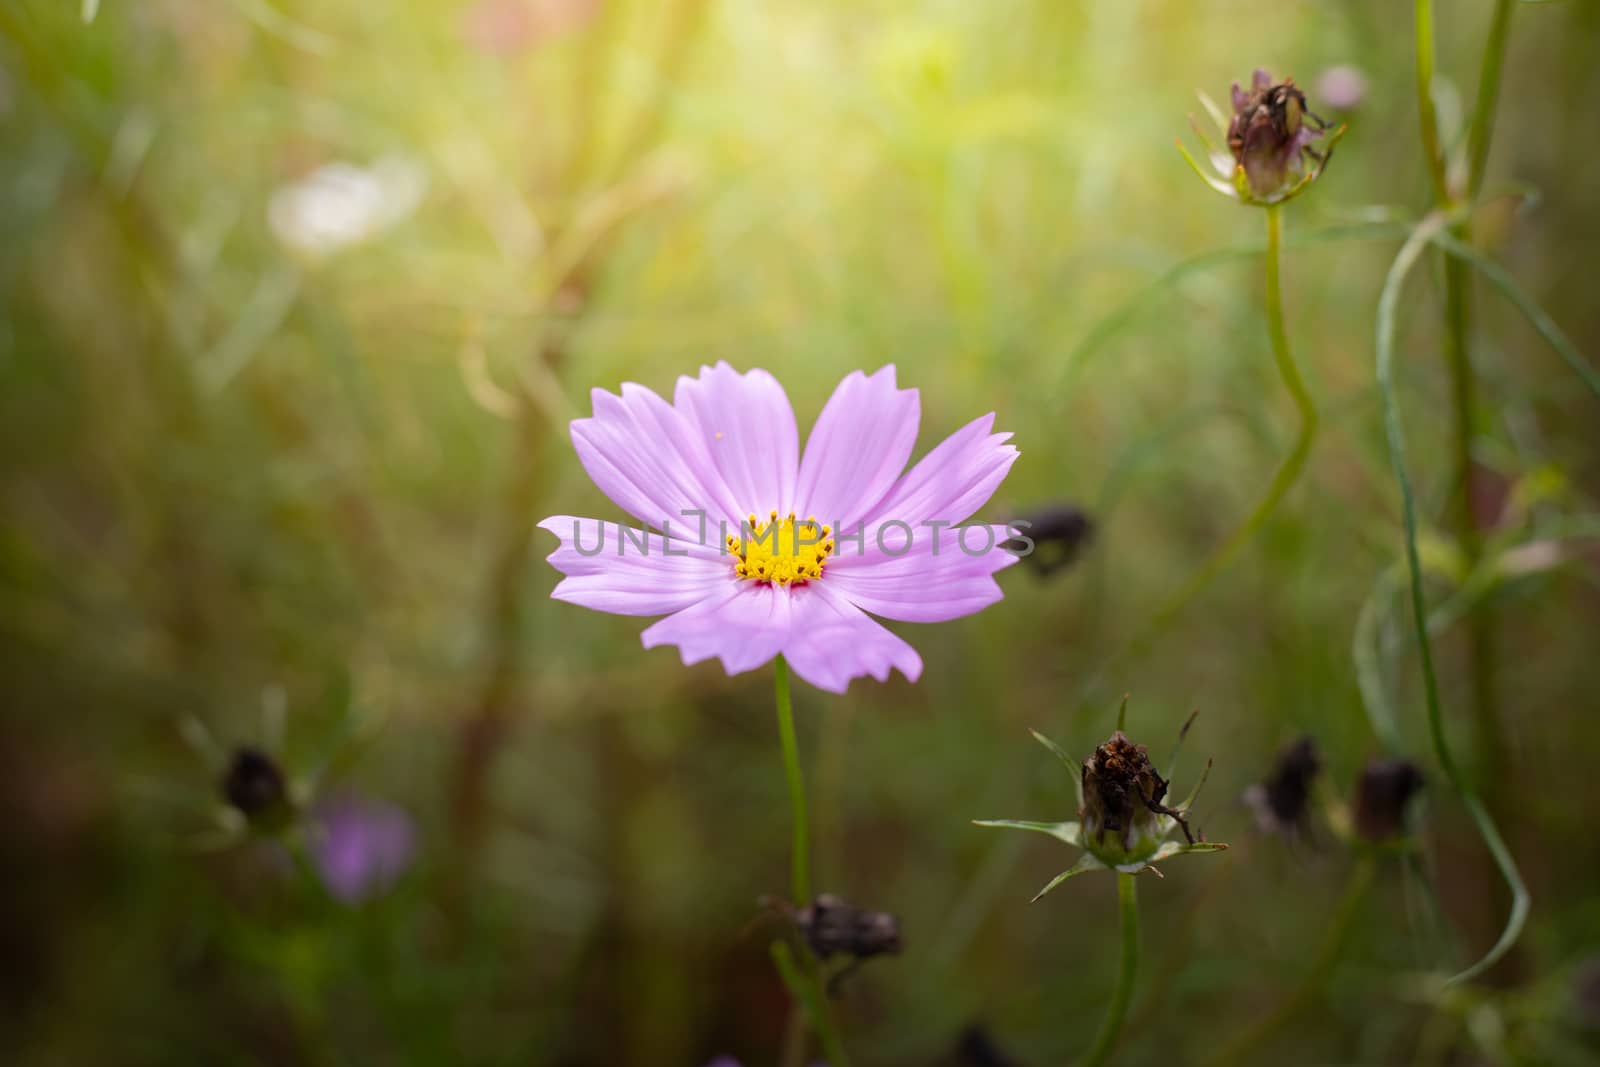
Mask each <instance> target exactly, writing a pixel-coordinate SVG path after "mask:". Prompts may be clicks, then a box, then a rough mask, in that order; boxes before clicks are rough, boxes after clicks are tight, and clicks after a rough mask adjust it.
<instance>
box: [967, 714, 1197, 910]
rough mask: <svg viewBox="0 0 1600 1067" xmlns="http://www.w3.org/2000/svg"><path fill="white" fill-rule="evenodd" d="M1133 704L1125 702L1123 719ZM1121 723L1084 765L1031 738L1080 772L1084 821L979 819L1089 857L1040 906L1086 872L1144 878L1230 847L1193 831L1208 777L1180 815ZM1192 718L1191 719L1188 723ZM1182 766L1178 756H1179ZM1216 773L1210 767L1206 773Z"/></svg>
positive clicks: (1056, 883) (1061, 879) (1141, 748)
mask: <svg viewBox="0 0 1600 1067" xmlns="http://www.w3.org/2000/svg"><path fill="white" fill-rule="evenodd" d="M1126 712H1127V702H1126V701H1124V702H1123V715H1125V714H1126ZM1123 715H1119V716H1118V718H1117V725H1118V727H1119V728H1118V729H1117V731H1116V732H1115V733H1113V734H1112V735H1111V740H1109V741H1107V742H1106V743H1105V744H1103V745H1101V746H1100V747H1099V748H1097V749H1095V751H1094V755H1092V756H1090V757H1089V758H1088V759H1087V760H1084V761H1083V762H1082V763H1081V764H1080V763H1078V762H1077V761H1076V760H1074V759H1073V758H1072V757H1071V756H1069V755H1067V753H1066V751H1065V750H1064V749H1062V748H1061V746H1060V745H1058V744H1056V743H1055V742H1054V741H1052V740H1050V739H1049V738H1048V737H1046V736H1044V735H1043V734H1041V733H1039V732H1038V731H1037V730H1035V731H1033V736H1034V739H1035V740H1037V741H1038V742H1039V743H1040V744H1041V745H1043V746H1044V747H1046V748H1048V749H1049V750H1050V751H1051V752H1053V753H1054V754H1055V756H1056V758H1057V759H1059V760H1060V761H1061V762H1062V763H1064V764H1066V765H1067V766H1068V767H1070V768H1073V769H1074V770H1076V771H1077V772H1078V803H1079V808H1078V818H1077V819H1076V820H1074V821H1071V822H1033V821H1029V820H1023V819H974V820H973V822H974V824H976V825H978V826H992V827H997V828H1003V829H1010V830H1029V831H1032V832H1034V833H1041V834H1048V835H1050V836H1051V837H1053V838H1055V839H1056V840H1058V841H1062V842H1065V843H1066V844H1068V845H1072V846H1074V847H1076V848H1081V849H1083V855H1081V856H1079V857H1078V862H1077V863H1074V864H1073V865H1072V866H1071V867H1069V868H1067V869H1066V870H1065V871H1062V872H1061V873H1060V874H1058V875H1056V876H1055V878H1053V879H1051V880H1050V883H1049V884H1048V885H1046V886H1045V887H1044V888H1043V889H1041V890H1039V892H1038V893H1037V894H1036V895H1035V896H1034V898H1033V899H1034V900H1038V899H1039V898H1040V897H1042V896H1044V895H1045V894H1046V893H1048V892H1050V891H1051V890H1052V889H1055V888H1056V887H1057V886H1059V885H1061V884H1062V883H1063V882H1065V881H1066V880H1067V879H1069V878H1076V877H1077V876H1078V875H1080V874H1084V873H1085V872H1088V871H1103V870H1112V871H1117V872H1119V873H1122V874H1139V873H1141V872H1144V871H1153V872H1155V873H1156V874H1157V875H1159V874H1160V873H1161V871H1160V869H1159V868H1158V867H1156V866H1155V865H1156V864H1157V863H1159V862H1161V861H1162V860H1166V859H1170V858H1172V857H1174V856H1185V855H1188V854H1190V853H1195V852H1221V851H1222V850H1223V849H1225V848H1227V847H1228V846H1227V845H1225V844H1223V843H1221V842H1220V841H1207V840H1206V839H1205V836H1204V835H1201V836H1200V839H1199V840H1196V839H1195V836H1194V834H1192V833H1191V832H1190V831H1189V810H1190V808H1191V807H1193V805H1194V801H1195V798H1196V797H1197V796H1199V795H1200V787H1201V786H1202V785H1204V784H1205V781H1206V774H1202V775H1201V776H1200V781H1199V782H1198V783H1196V784H1195V787H1194V789H1193V790H1192V791H1191V792H1190V793H1189V795H1188V797H1186V798H1185V799H1184V800H1183V802H1182V803H1180V804H1178V805H1177V806H1175V807H1171V806H1168V805H1167V804H1166V803H1165V798H1166V795H1167V780H1166V779H1165V778H1163V777H1161V775H1160V774H1159V773H1157V771H1156V768H1155V764H1153V763H1152V762H1151V761H1150V753H1149V752H1148V751H1147V750H1146V749H1145V747H1144V746H1143V745H1136V744H1134V743H1133V742H1132V741H1130V740H1128V736H1127V735H1126V734H1124V733H1123V732H1122V730H1121V729H1120V727H1121V725H1122V723H1123V721H1124V719H1123ZM1193 721H1194V716H1192V715H1191V716H1190V717H1189V722H1191V723H1192V722H1193ZM1188 729H1189V727H1188V724H1185V726H1184V728H1183V730H1182V731H1181V732H1180V733H1179V735H1178V740H1179V743H1180V746H1181V743H1182V740H1183V737H1184V735H1185V734H1187V733H1188ZM1173 758H1174V759H1176V758H1177V751H1176V750H1174V751H1173ZM1210 771H1211V765H1210V764H1209V763H1207V764H1206V773H1207V774H1209V773H1210ZM1176 830H1182V831H1183V837H1184V839H1183V840H1182V841H1173V840H1168V838H1170V837H1171V836H1172V834H1173V832H1174V831H1176Z"/></svg>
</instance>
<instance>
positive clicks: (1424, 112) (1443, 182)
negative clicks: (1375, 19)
mask: <svg viewBox="0 0 1600 1067" xmlns="http://www.w3.org/2000/svg"><path fill="white" fill-rule="evenodd" d="M1416 14H1417V18H1416V21H1417V116H1418V118H1419V119H1420V120H1421V123H1422V150H1423V152H1424V153H1425V154H1426V155H1427V157H1428V173H1429V175H1430V176H1431V177H1432V178H1433V197H1434V200H1435V201H1437V202H1438V203H1439V204H1440V205H1443V204H1446V203H1448V202H1449V200H1450V185H1449V182H1448V180H1447V179H1446V177H1445V158H1444V149H1443V147H1442V146H1441V145H1440V143H1439V113H1438V111H1437V110H1436V109H1435V108H1434V106H1433V0H1417V6H1416Z"/></svg>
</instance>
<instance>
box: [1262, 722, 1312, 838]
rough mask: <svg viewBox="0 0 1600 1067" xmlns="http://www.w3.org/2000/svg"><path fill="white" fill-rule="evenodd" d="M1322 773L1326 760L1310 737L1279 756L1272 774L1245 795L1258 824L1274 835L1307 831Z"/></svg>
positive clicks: (1294, 743) (1301, 739) (1288, 748)
mask: <svg viewBox="0 0 1600 1067" xmlns="http://www.w3.org/2000/svg"><path fill="white" fill-rule="evenodd" d="M1320 773H1322V756H1321V754H1320V753H1319V752H1318V751H1317V742H1316V740H1315V739H1314V738H1312V737H1310V736H1306V737H1301V738H1297V739H1296V740H1294V741H1292V742H1290V743H1289V744H1288V745H1286V746H1284V747H1283V749H1282V750H1280V751H1279V752H1278V757H1277V759H1276V760H1275V761H1274V762H1273V765H1272V771H1271V773H1270V774H1268V775H1267V777H1266V779H1265V780H1264V781H1262V782H1261V784H1259V785H1257V786H1254V787H1252V788H1251V789H1250V791H1249V792H1248V793H1246V794H1245V800H1246V801H1247V802H1248V803H1249V804H1250V806H1251V807H1252V808H1253V809H1255V813H1256V821H1257V822H1258V823H1259V824H1260V826H1261V828H1262V829H1263V830H1265V831H1268V832H1271V833H1282V834H1295V833H1298V832H1300V831H1301V830H1303V829H1304V828H1305V823H1306V818H1307V816H1308V815H1309V813H1310V807H1311V787H1312V785H1313V784H1314V783H1315V782H1316V779H1317V775H1318V774H1320Z"/></svg>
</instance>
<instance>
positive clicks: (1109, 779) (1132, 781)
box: [1083, 730, 1189, 850]
mask: <svg viewBox="0 0 1600 1067" xmlns="http://www.w3.org/2000/svg"><path fill="white" fill-rule="evenodd" d="M1166 795H1167V781H1166V779H1164V778H1162V777H1161V775H1160V774H1158V773H1157V772H1156V768H1155V764H1153V763H1151V762H1150V752H1149V750H1148V749H1146V748H1145V746H1143V745H1136V744H1134V743H1133V742H1132V741H1130V740H1128V736H1127V735H1126V734H1124V733H1123V732H1122V731H1121V730H1118V731H1116V732H1115V733H1113V734H1112V735H1111V740H1109V741H1107V742H1106V743H1105V744H1103V745H1101V746H1100V747H1099V748H1097V749H1095V750H1094V755H1093V756H1090V757H1089V759H1088V760H1086V761H1085V762H1084V765H1083V835H1084V841H1085V842H1086V843H1087V844H1088V846H1089V847H1091V848H1093V846H1094V845H1095V844H1096V843H1100V844H1103V845H1108V846H1109V845H1113V844H1114V845H1115V846H1116V847H1118V848H1121V849H1123V850H1127V849H1130V848H1132V847H1133V846H1134V843H1135V842H1136V841H1138V840H1139V839H1140V838H1142V837H1154V836H1158V835H1159V830H1158V827H1157V824H1156V820H1157V818H1158V817H1159V816H1160V815H1162V814H1172V812H1171V811H1170V810H1169V809H1167V808H1166V807H1165V806H1164V805H1163V804H1162V800H1163V799H1164V798H1165V797H1166ZM1179 825H1183V823H1182V820H1181V818H1180V820H1179ZM1183 829H1184V834H1185V835H1187V834H1188V832H1189V830H1188V827H1187V826H1184V828H1183Z"/></svg>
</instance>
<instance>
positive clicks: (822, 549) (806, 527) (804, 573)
mask: <svg viewBox="0 0 1600 1067" xmlns="http://www.w3.org/2000/svg"><path fill="white" fill-rule="evenodd" d="M767 514H768V521H767V522H765V523H762V524H760V525H758V524H757V523H756V516H755V513H754V512H751V513H750V516H749V519H748V522H747V525H746V527H745V529H744V530H743V531H741V536H740V537H733V536H731V535H730V536H729V537H728V551H730V552H732V553H733V555H734V557H735V558H736V560H737V562H736V563H735V564H734V566H733V573H734V576H735V577H738V578H744V579H750V580H753V581H757V582H775V583H776V584H778V585H792V584H794V583H795V582H809V581H815V580H816V579H818V578H821V577H822V568H823V564H824V563H826V562H827V559H828V557H829V556H830V555H832V554H833V539H832V538H831V537H829V536H828V534H829V533H830V532H831V531H830V530H829V529H828V527H826V526H822V525H819V524H818V522H817V519H816V516H815V515H813V516H810V517H808V518H805V519H797V518H795V514H794V512H792V511H791V512H789V515H788V517H787V518H784V519H781V520H780V519H779V518H778V512H777V510H776V509H774V510H772V511H770V512H768V513H767Z"/></svg>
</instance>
